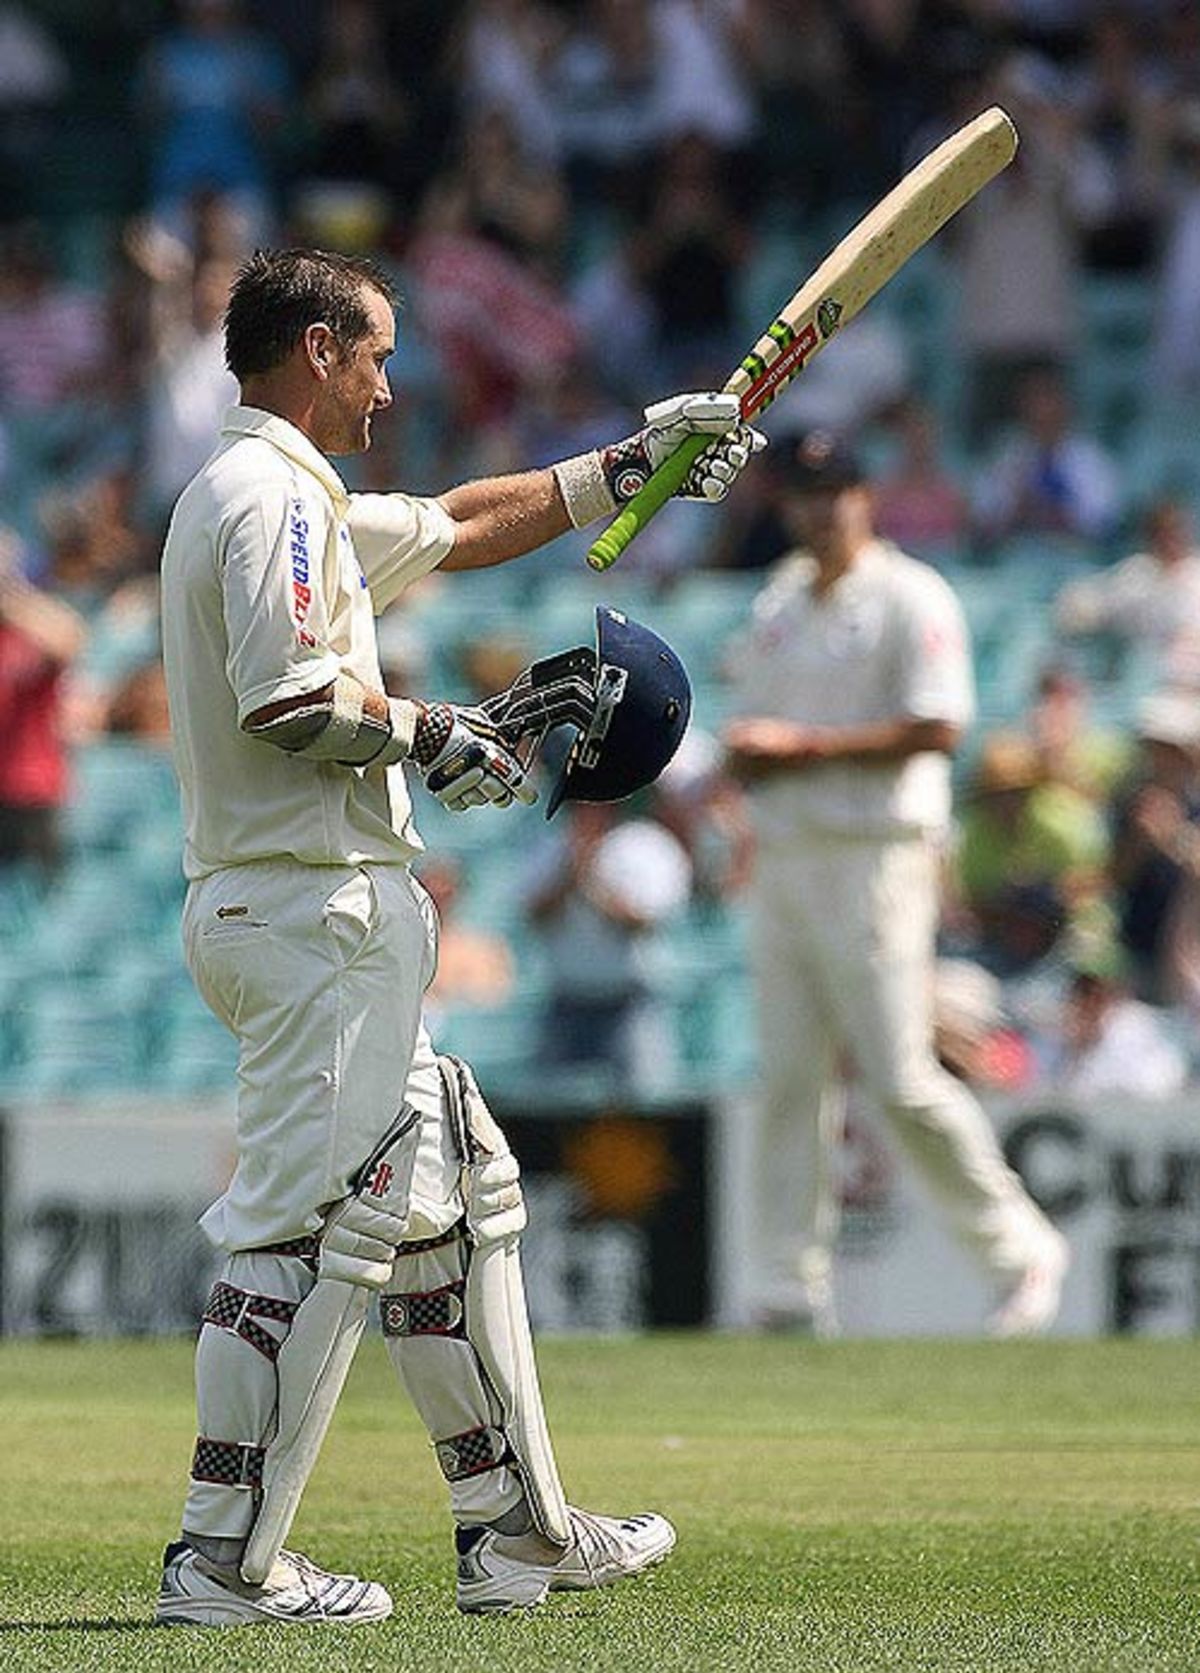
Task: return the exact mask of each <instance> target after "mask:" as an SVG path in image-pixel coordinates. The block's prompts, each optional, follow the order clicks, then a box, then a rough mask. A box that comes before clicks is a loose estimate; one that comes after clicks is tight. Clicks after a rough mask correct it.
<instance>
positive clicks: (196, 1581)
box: [156, 1540, 392, 1627]
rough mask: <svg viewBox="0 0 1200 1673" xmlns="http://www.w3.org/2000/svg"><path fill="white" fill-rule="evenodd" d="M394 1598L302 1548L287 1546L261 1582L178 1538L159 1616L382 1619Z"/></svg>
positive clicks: (183, 1621)
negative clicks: (330, 1570) (321, 1564)
mask: <svg viewBox="0 0 1200 1673" xmlns="http://www.w3.org/2000/svg"><path fill="white" fill-rule="evenodd" d="M391 1612H392V1600H391V1597H390V1596H389V1595H388V1593H387V1592H386V1591H385V1589H384V1588H383V1587H382V1586H380V1585H377V1584H376V1582H375V1581H374V1580H359V1579H357V1578H356V1576H354V1575H353V1574H326V1572H325V1570H324V1569H323V1568H318V1567H317V1565H316V1564H315V1563H313V1562H310V1561H309V1559H308V1558H307V1557H302V1556H300V1554H299V1553H298V1552H296V1551H281V1552H280V1553H279V1557H278V1559H277V1561H276V1563H275V1566H274V1568H272V1570H271V1572H270V1574H269V1575H268V1576H267V1578H266V1580H265V1582H264V1583H263V1584H262V1585H261V1586H251V1585H249V1584H248V1583H247V1582H246V1581H245V1580H243V1579H242V1577H241V1575H240V1574H239V1573H238V1572H237V1570H236V1569H233V1568H226V1567H225V1566H224V1565H218V1564H217V1563H210V1562H209V1561H208V1560H207V1558H205V1557H202V1556H201V1555H200V1553H199V1552H198V1551H196V1550H194V1549H193V1547H192V1546H190V1545H188V1544H187V1543H186V1541H184V1540H177V1541H175V1543H174V1544H172V1545H168V1546H167V1549H166V1550H165V1551H164V1553H163V1574H162V1586H161V1588H160V1590H159V1594H158V1610H157V1614H156V1619H157V1620H158V1621H159V1622H161V1623H165V1624H166V1625H169V1626H184V1625H188V1626H201V1627H240V1626H249V1625H253V1624H255V1623H260V1624H261V1623H265V1622H268V1621H301V1622H304V1623H311V1622H319V1621H336V1622H339V1623H340V1624H342V1625H346V1626H349V1625H353V1624H355V1623H356V1622H358V1621H382V1620H385V1619H386V1618H387V1616H389V1615H390V1614H391Z"/></svg>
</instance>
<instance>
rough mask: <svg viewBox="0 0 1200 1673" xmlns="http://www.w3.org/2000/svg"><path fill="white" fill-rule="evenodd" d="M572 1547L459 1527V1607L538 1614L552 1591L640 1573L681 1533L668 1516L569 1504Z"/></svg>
mask: <svg viewBox="0 0 1200 1673" xmlns="http://www.w3.org/2000/svg"><path fill="white" fill-rule="evenodd" d="M568 1515H569V1516H570V1519H571V1536H572V1537H571V1543H570V1544H569V1545H568V1546H567V1547H566V1549H565V1550H564V1549H563V1547H562V1546H561V1545H555V1544H554V1543H553V1542H552V1541H550V1540H548V1539H544V1538H543V1537H542V1535H541V1534H536V1533H529V1534H515V1535H514V1534H500V1533H497V1532H496V1530H495V1529H494V1528H458V1529H456V1531H455V1543H456V1545H457V1548H458V1607H459V1608H460V1609H461V1610H462V1612H463V1614H464V1615H482V1614H497V1615H505V1614H507V1613H508V1612H509V1610H511V1609H532V1608H534V1607H535V1606H536V1605H537V1604H539V1603H541V1602H542V1601H543V1600H544V1598H545V1597H546V1594H547V1593H548V1592H587V1591H591V1590H592V1588H593V1587H595V1586H611V1585H612V1584H613V1583H614V1581H617V1580H625V1579H627V1578H628V1577H629V1576H630V1575H633V1574H640V1573H641V1571H642V1570H643V1569H646V1568H651V1567H652V1566H653V1565H654V1564H655V1563H661V1562H662V1560H663V1558H664V1557H665V1556H667V1555H668V1553H669V1552H670V1551H671V1550H672V1549H673V1548H674V1545H675V1530H674V1528H673V1527H672V1526H671V1524H670V1523H669V1522H668V1521H667V1519H666V1517H665V1516H656V1515H655V1514H654V1513H653V1512H652V1511H648V1512H646V1513H644V1514H643V1515H641V1516H625V1517H616V1516H597V1515H596V1514H595V1512H594V1511H590V1510H576V1509H575V1508H574V1506H568Z"/></svg>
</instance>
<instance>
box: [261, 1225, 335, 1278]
mask: <svg viewBox="0 0 1200 1673" xmlns="http://www.w3.org/2000/svg"><path fill="white" fill-rule="evenodd" d="M246 1253H247V1254H250V1255H288V1256H290V1257H291V1258H292V1259H293V1260H297V1261H303V1262H304V1264H305V1266H308V1267H311V1268H312V1270H313V1271H314V1272H315V1271H316V1270H317V1262H318V1260H319V1259H320V1257H321V1240H320V1238H318V1237H314V1236H313V1235H312V1234H311V1233H310V1234H309V1235H308V1236H306V1237H289V1238H287V1239H285V1241H284V1242H282V1243H264V1244H263V1246H262V1247H261V1248H260V1249H248V1250H247V1251H246Z"/></svg>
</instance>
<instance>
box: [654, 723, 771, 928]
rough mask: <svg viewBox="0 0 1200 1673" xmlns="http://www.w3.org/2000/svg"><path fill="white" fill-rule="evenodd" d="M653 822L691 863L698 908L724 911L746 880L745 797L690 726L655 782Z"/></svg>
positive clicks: (708, 741)
mask: <svg viewBox="0 0 1200 1673" xmlns="http://www.w3.org/2000/svg"><path fill="white" fill-rule="evenodd" d="M651 807H652V810H653V812H654V816H655V818H656V819H658V820H659V821H660V823H661V824H663V825H664V826H665V827H666V828H667V830H668V831H670V832H671V833H672V834H673V835H674V836H675V837H677V838H678V839H679V841H680V842H681V843H682V845H683V847H684V848H685V849H686V851H687V856H688V859H689V861H690V862H691V867H692V879H693V891H694V896H695V900H696V902H697V904H698V905H706V906H708V907H712V908H717V909H720V908H723V907H724V906H726V905H727V904H728V903H729V901H730V900H731V899H732V898H734V897H735V896H737V895H738V894H740V893H741V891H742V889H743V888H744V887H745V886H746V884H747V883H748V882H749V880H750V870H751V862H752V858H753V849H754V837H753V832H752V830H751V827H750V821H749V817H748V815H747V812H746V805H745V797H744V796H743V795H742V793H741V791H740V789H739V787H738V786H737V784H736V783H735V782H734V780H733V779H731V778H730V777H729V776H728V774H727V773H726V772H725V771H724V754H723V751H722V749H721V745H720V743H719V742H718V740H717V739H716V737H715V736H714V735H713V734H712V733H711V732H705V731H703V730H702V729H701V728H700V727H698V726H696V725H695V724H694V723H693V724H692V726H691V727H689V729H688V732H687V734H686V736H685V737H684V739H683V742H682V743H681V744H680V746H679V748H678V749H677V750H676V752H675V754H674V756H673V757H672V758H671V760H670V761H669V762H668V763H667V765H666V767H665V768H664V769H663V771H662V773H661V774H660V775H659V777H658V779H657V780H656V782H655V784H654V787H653V791H652V793H651Z"/></svg>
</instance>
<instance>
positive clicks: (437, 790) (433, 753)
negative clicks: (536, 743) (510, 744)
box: [412, 703, 537, 813]
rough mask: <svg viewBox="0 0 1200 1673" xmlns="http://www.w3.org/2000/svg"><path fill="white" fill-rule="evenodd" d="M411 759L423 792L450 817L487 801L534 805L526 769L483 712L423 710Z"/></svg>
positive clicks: (451, 707) (445, 707)
mask: <svg viewBox="0 0 1200 1673" xmlns="http://www.w3.org/2000/svg"><path fill="white" fill-rule="evenodd" d="M412 759H413V760H414V761H415V762H416V764H417V767H418V768H419V769H420V772H421V776H422V778H423V779H424V780H425V788H426V789H427V790H429V791H430V793H431V794H432V795H434V796H436V797H437V799H438V801H439V802H441V804H442V806H443V807H448V808H449V809H450V810H451V812H452V813H465V812H466V810H467V809H468V808H471V807H482V806H483V805H484V804H485V803H487V802H491V803H492V804H493V805H494V806H496V807H508V806H509V804H510V803H511V802H513V801H518V802H523V803H525V804H526V806H528V805H529V803H531V802H535V801H537V791H536V790H535V789H534V788H533V786H532V785H531V784H527V783H526V781H525V769H524V767H523V766H522V765H521V763H520V762H519V761H518V760H517V758H516V756H515V755H513V754H512V753H511V752H510V751H509V750H508V749H507V748H506V747H505V744H504V742H503V740H502V739H501V737H500V734H499V732H498V731H497V730H496V728H495V726H493V724H492V722H491V721H490V720H489V719H488V717H487V715H486V714H485V713H484V712H483V710H482V709H474V708H460V707H459V706H458V704H455V703H432V704H429V705H427V706H423V707H422V709H421V712H420V714H419V716H418V718H417V724H416V730H415V732H414V734H413V746H412Z"/></svg>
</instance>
